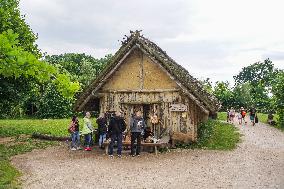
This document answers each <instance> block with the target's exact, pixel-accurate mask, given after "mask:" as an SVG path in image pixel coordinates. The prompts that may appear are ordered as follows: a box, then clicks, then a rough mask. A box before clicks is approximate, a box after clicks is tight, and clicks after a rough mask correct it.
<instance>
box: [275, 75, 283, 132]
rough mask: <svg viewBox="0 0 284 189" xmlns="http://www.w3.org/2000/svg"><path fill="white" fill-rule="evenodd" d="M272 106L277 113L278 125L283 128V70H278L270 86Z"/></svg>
mask: <svg viewBox="0 0 284 189" xmlns="http://www.w3.org/2000/svg"><path fill="white" fill-rule="evenodd" d="M272 92H273V95H274V97H273V98H274V107H275V108H276V110H277V114H278V115H279V120H278V121H279V125H280V126H281V127H282V128H284V71H283V70H279V72H278V73H277V75H276V77H275V80H274V82H273V86H272Z"/></svg>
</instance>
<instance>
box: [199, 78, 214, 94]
mask: <svg viewBox="0 0 284 189" xmlns="http://www.w3.org/2000/svg"><path fill="white" fill-rule="evenodd" d="M200 82H201V84H202V85H203V87H204V88H205V90H206V91H207V92H208V93H211V94H212V93H213V86H212V82H211V81H210V78H206V79H205V80H201V81H200Z"/></svg>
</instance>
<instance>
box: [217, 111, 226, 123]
mask: <svg viewBox="0 0 284 189" xmlns="http://www.w3.org/2000/svg"><path fill="white" fill-rule="evenodd" d="M217 120H221V121H227V112H218V115H217Z"/></svg>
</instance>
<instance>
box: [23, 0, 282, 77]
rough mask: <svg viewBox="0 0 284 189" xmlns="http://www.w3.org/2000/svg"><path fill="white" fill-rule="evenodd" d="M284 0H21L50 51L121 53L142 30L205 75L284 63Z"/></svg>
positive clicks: (99, 54)
mask: <svg viewBox="0 0 284 189" xmlns="http://www.w3.org/2000/svg"><path fill="white" fill-rule="evenodd" d="M283 7H284V1H283V0H214V1H212V0H172V1H166V0H140V1H134V0H101V1H98V0H80V1H78V0H21V2H20V8H21V12H22V14H25V15H26V20H27V22H28V24H29V25H30V26H31V28H32V29H33V31H34V32H35V33H38V36H39V39H38V41H37V43H38V45H39V47H40V49H42V51H43V52H47V53H48V54H50V55H51V54H61V53H66V52H76V53H83V52H84V53H86V54H90V55H93V56H94V57H97V58H99V57H103V56H104V55H106V54H109V53H115V52H116V50H117V49H118V48H119V46H120V42H119V40H122V38H123V36H124V35H125V34H127V35H128V34H129V30H136V29H141V30H143V34H144V36H145V37H147V38H149V39H150V40H152V41H153V42H155V43H156V44H157V45H159V46H160V47H161V48H162V49H163V50H165V51H166V52H167V53H168V55H169V56H171V57H172V58H173V59H174V60H176V62H178V63H179V64H181V65H182V66H184V67H185V68H186V69H187V70H188V71H189V72H190V73H191V74H192V75H193V76H195V77H197V78H203V79H204V78H207V77H209V78H211V80H212V81H214V82H215V81H217V80H228V81H230V82H232V81H233V75H236V74H238V72H239V71H240V70H241V68H242V67H244V66H248V65H250V64H252V63H254V62H257V61H263V60H264V59H266V58H270V59H271V60H272V61H273V63H274V64H275V66H276V67H278V68H281V69H284V24H283V23H284V10H283Z"/></svg>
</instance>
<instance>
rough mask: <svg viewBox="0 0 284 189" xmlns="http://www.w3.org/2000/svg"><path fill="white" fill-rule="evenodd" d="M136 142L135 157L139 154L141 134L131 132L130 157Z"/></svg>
mask: <svg viewBox="0 0 284 189" xmlns="http://www.w3.org/2000/svg"><path fill="white" fill-rule="evenodd" d="M136 140H137V145H136V155H139V154H140V150H141V133H140V132H132V133H131V155H134V148H135V141H136Z"/></svg>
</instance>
